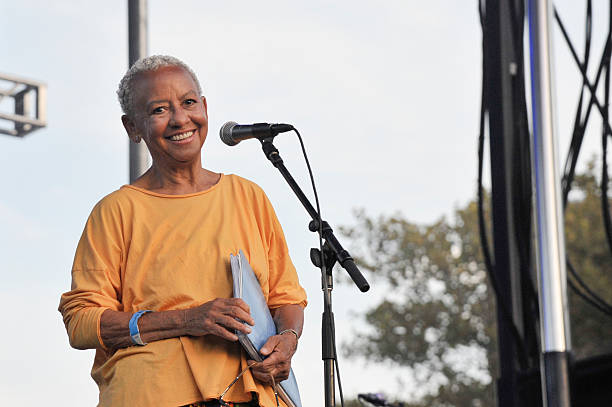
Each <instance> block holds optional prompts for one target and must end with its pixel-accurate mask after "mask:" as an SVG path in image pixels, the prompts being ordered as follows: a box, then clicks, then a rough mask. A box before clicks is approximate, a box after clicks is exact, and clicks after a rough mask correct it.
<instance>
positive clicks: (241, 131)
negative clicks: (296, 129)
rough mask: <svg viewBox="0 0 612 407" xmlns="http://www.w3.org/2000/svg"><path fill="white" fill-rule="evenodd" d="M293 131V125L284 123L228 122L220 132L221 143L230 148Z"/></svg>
mask: <svg viewBox="0 0 612 407" xmlns="http://www.w3.org/2000/svg"><path fill="white" fill-rule="evenodd" d="M291 130H293V126H292V125H290V124H283V123H278V124H270V123H255V124H238V123H236V122H227V123H225V124H224V125H223V126H222V127H221V129H220V130H219V136H220V137H221V141H223V142H224V143H225V144H227V145H228V146H235V145H236V144H238V143H240V142H241V141H242V140H247V139H250V138H256V139H258V140H261V139H265V138H269V137H274V136H276V135H277V134H278V133H285V132H287V131H291Z"/></svg>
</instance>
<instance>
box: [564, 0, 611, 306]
mask: <svg viewBox="0 0 612 407" xmlns="http://www.w3.org/2000/svg"><path fill="white" fill-rule="evenodd" d="M591 6H592V5H591V1H590V0H589V1H588V3H587V17H586V19H587V22H586V25H587V28H586V29H587V35H586V40H585V62H584V63H581V62H580V61H577V60H576V58H577V53H576V50H575V49H574V46H573V44H572V43H571V41H570V39H569V36H567V31H566V30H565V27H564V25H563V22H562V21H561V18H560V16H559V13H558V12H557V11H556V10H555V19H556V20H557V23H558V25H559V28H560V29H561V31H562V33H563V35H564V38H565V40H566V42H567V45H568V47H569V48H570V50H571V52H572V55H574V58H575V60H576V63H577V64H578V66H579V68H580V70H581V72H583V84H582V87H581V94H580V101H579V103H578V108H577V111H576V117H575V121H574V132H573V136H572V141H571V144H570V150H569V151H568V155H567V159H566V165H565V173H564V177H563V180H564V185H563V209H564V211H565V209H566V207H567V200H568V196H569V192H570V190H571V183H572V180H573V178H574V174H575V169H576V163H577V160H578V155H579V152H580V148H581V145H582V140H583V138H584V134H585V130H586V124H587V122H588V120H589V117H590V112H591V108H592V106H593V105H594V104H595V102H596V101H597V100H596V96H595V93H593V92H592V93H591V99H590V102H589V105H588V107H587V111H586V114H585V117H584V119H583V120H580V113H581V109H582V97H583V92H584V87H585V86H586V87H587V88H589V86H591V87H593V88H595V89H596V88H597V86H598V85H599V80H600V78H601V74H602V72H604V70H605V72H606V76H605V77H606V79H605V81H606V84H605V89H606V93H605V99H606V101H605V105H606V109H605V110H604V112H603V113H602V111H601V110H600V113H602V119H603V120H604V123H608V118H607V107H608V105H609V81H610V78H609V76H610V74H609V67H610V55H611V50H612V47H611V44H612V20H611V23H610V24H611V26H610V29H609V31H608V38H607V41H606V44H605V46H604V51H603V53H602V57H601V60H600V63H599V67H598V70H597V75H596V78H595V84H594V85H590V83H589V81H588V78H587V77H586V74H585V72H586V69H587V65H588V60H589V53H590V42H591V13H592V9H591ZM597 103H599V102H598V101H597ZM604 127H605V126H604ZM608 128H609V126H608ZM607 134H609V133H607V132H606V130H605V129H604V135H603V136H602V148H603V150H604V152H603V155H604V159H603V165H602V173H603V174H602V208H603V209H602V213H603V217H604V228H605V229H606V237H607V239H608V246H609V247H610V248H612V245H611V236H612V234H610V233H609V232H610V219H609V209H606V204H607V203H608V200H607V182H605V183H604V180H606V179H607V162H606V155H607V154H606V150H607V136H606V135H607ZM604 200H605V202H604ZM606 214H607V215H608V216H607V217H608V220H607V221H606V219H605V218H606ZM566 263H567V266H568V269H569V271H570V274H571V275H572V276H573V277H574V278H575V279H576V281H578V283H579V285H580V286H581V287H582V288H583V289H584V291H586V294H585V293H584V292H582V291H580V289H579V288H578V286H576V285H575V284H573V282H572V281H571V280H570V279H569V275H568V283H569V285H570V288H572V289H573V290H574V292H575V293H576V295H578V296H579V297H580V298H581V299H583V300H584V301H586V302H587V303H588V304H590V305H592V306H594V307H596V308H597V309H598V310H600V311H602V312H604V313H605V314H608V315H609V313H608V312H607V310H609V309H612V306H611V305H610V304H608V303H607V302H606V301H605V300H604V299H602V298H601V297H600V296H598V295H597V294H596V293H595V292H594V291H593V290H592V289H590V288H589V287H588V285H587V284H586V283H585V282H584V280H582V278H580V276H579V275H578V273H577V272H576V270H575V269H574V267H573V265H572V263H571V261H570V259H569V256H568V255H566Z"/></svg>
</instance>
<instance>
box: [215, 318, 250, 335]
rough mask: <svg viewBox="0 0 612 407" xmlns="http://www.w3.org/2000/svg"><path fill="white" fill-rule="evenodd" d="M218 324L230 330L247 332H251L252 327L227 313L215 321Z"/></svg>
mask: <svg viewBox="0 0 612 407" xmlns="http://www.w3.org/2000/svg"><path fill="white" fill-rule="evenodd" d="M215 323H216V324H217V325H219V326H221V327H223V328H225V329H227V330H230V331H233V330H235V331H240V332H242V333H245V334H249V333H251V331H252V329H251V328H250V327H249V326H248V325H246V324H244V323H243V322H241V321H238V320H236V318H234V317H231V316H227V315H219V316H218V317H217V319H216V322H215Z"/></svg>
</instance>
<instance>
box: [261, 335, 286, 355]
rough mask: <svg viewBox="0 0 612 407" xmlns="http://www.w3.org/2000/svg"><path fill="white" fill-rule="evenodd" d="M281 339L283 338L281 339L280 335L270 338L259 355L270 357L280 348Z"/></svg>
mask: <svg viewBox="0 0 612 407" xmlns="http://www.w3.org/2000/svg"><path fill="white" fill-rule="evenodd" d="M280 339H281V338H280V337H279V335H274V336H271V337H269V338H268V340H267V341H266V343H264V345H263V346H262V347H261V349H259V353H261V354H262V355H264V356H268V355H269V354H271V353H272V352H273V351H274V349H275V348H276V347H277V346H278V344H279V341H280Z"/></svg>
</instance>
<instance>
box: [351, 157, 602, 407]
mask: <svg viewBox="0 0 612 407" xmlns="http://www.w3.org/2000/svg"><path fill="white" fill-rule="evenodd" d="M574 191H575V192H574V193H573V194H572V197H573V199H572V200H571V201H570V203H569V204H568V207H567V210H566V222H565V223H566V244H567V253H568V255H569V257H570V259H571V261H572V263H573V264H574V266H575V268H576V270H577V271H578V273H579V274H580V276H581V277H582V278H583V279H584V280H585V281H586V282H587V284H589V286H591V287H592V288H593V289H594V291H596V292H597V293H598V294H599V295H600V296H602V297H603V298H604V299H606V301H608V302H609V303H612V256H611V254H610V250H609V249H608V247H607V244H606V241H605V233H604V229H603V221H602V217H601V199H600V198H601V195H600V190H599V187H598V185H597V182H596V177H595V175H594V170H593V165H591V166H590V167H589V168H588V170H587V172H586V173H585V174H581V175H578V176H576V178H575V182H574ZM488 207H489V205H488V202H487V203H485V208H488ZM486 217H487V218H488V214H486ZM488 229H489V230H490V227H488ZM342 231H343V233H344V234H345V235H347V236H348V237H349V238H350V239H351V240H352V242H353V244H352V246H353V252H354V253H356V254H357V256H356V257H358V263H359V265H360V267H361V268H362V269H364V270H366V271H367V272H368V276H369V278H370V279H371V280H372V281H373V283H374V284H376V285H377V286H379V287H380V285H382V286H383V287H384V291H385V293H386V295H385V298H384V299H383V300H382V301H381V302H380V303H379V304H378V305H376V306H375V307H373V308H372V309H370V310H368V311H367V313H366V314H365V316H364V317H363V318H364V320H365V322H366V325H367V329H365V330H362V331H359V332H356V333H355V339H354V341H353V342H352V343H350V344H347V345H350V346H345V349H349V350H345V352H344V353H345V354H346V355H347V356H349V357H360V358H364V359H366V360H369V361H372V362H392V363H394V364H395V365H397V366H401V367H402V368H405V369H406V375H405V376H404V377H405V378H408V379H407V380H406V381H411V382H412V383H413V385H412V386H411V388H414V389H417V392H416V393H415V394H414V395H413V396H412V398H411V399H410V400H406V401H409V402H411V403H413V404H406V406H408V405H410V406H417V405H421V406H492V405H495V404H496V401H495V396H494V389H493V387H494V384H493V383H494V382H493V380H492V378H494V377H495V376H496V373H495V372H496V371H497V353H496V320H495V318H496V314H495V304H494V298H493V295H492V292H493V291H492V290H490V289H489V286H488V277H487V276H486V273H485V267H484V264H483V260H482V254H481V248H480V238H479V235H478V219H477V206H476V202H470V203H468V204H467V205H466V206H464V207H461V208H458V209H456V210H455V213H454V217H453V219H452V221H448V220H447V219H445V218H441V219H439V220H438V221H436V222H434V223H433V224H430V225H418V224H415V223H411V222H409V221H407V220H406V219H404V218H403V217H401V216H379V217H378V218H372V217H369V216H367V215H366V214H365V213H364V212H363V211H360V212H357V213H356V223H355V225H354V226H352V227H347V228H343V230H342ZM491 241H492V240H491V239H489V242H491ZM568 292H569V301H570V308H571V313H570V318H571V330H572V341H573V350H574V355H575V356H576V357H577V358H584V357H587V356H591V355H595V354H598V353H610V352H612V341H610V340H609V338H611V337H612V319H610V317H607V316H605V315H603V314H602V313H600V312H599V311H596V310H595V309H594V308H593V307H592V306H590V305H588V304H587V303H585V302H584V301H583V300H582V299H580V298H578V297H577V296H576V295H575V294H574V293H573V292H572V291H571V290H569V289H568ZM364 390H365V391H367V389H364ZM354 402H355V403H357V404H355V405H359V403H358V402H356V401H354Z"/></svg>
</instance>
